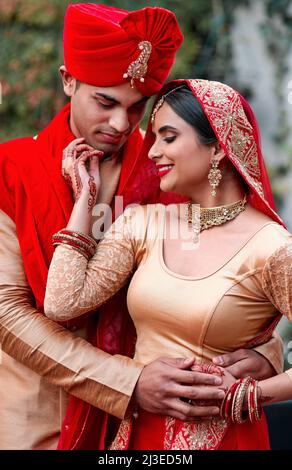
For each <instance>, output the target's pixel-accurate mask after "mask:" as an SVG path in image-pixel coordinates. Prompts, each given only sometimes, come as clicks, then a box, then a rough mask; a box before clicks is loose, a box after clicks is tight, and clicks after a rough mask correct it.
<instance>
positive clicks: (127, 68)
mask: <svg viewBox="0 0 292 470" xmlns="http://www.w3.org/2000/svg"><path fill="white" fill-rule="evenodd" d="M182 41H183V35H182V33H181V31H180V28H179V25H178V22H177V20H176V17H175V15H174V13H172V12H170V11H168V10H165V9H164V8H158V7H154V8H150V7H147V8H143V9H142V10H137V11H133V12H129V11H126V10H121V9H117V8H112V7H108V6H105V5H96V4H94V3H78V4H72V5H69V7H68V9H67V12H66V16H65V23H64V62H65V66H66V68H67V70H68V72H69V73H71V74H72V75H73V76H74V77H75V78H76V79H77V80H79V81H80V82H83V83H88V84H90V85H95V86H105V87H107V86H116V85H121V84H122V83H126V81H127V80H131V82H132V84H133V83H134V84H135V86H136V87H137V88H138V89H139V91H140V92H141V93H142V94H143V95H145V96H151V95H153V94H154V93H157V91H159V90H160V88H161V87H162V85H163V83H164V82H165V80H166V78H167V76H168V74H169V71H170V68H171V66H172V64H173V62H174V57H175V53H176V51H177V49H178V48H179V47H180V45H181V43H182Z"/></svg>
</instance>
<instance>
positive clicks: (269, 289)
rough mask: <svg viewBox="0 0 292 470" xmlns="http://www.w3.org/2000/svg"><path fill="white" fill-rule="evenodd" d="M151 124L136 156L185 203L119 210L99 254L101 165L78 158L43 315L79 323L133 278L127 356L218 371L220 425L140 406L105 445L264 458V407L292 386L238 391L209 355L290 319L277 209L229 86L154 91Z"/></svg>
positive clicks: (286, 253)
mask: <svg viewBox="0 0 292 470" xmlns="http://www.w3.org/2000/svg"><path fill="white" fill-rule="evenodd" d="M151 121H152V122H151V123H150V124H149V127H148V130H147V134H146V139H145V147H144V151H145V152H147V153H149V158H150V160H151V161H152V164H153V163H155V166H156V169H157V173H158V176H159V177H160V187H161V189H162V190H163V191H165V192H174V193H177V194H180V195H181V194H182V195H184V196H186V197H187V200H188V201H189V202H188V203H179V204H177V205H173V206H171V209H170V208H168V209H167V208H166V207H164V206H162V205H148V206H144V207H137V208H132V209H131V208H130V209H127V210H126V211H125V213H124V215H123V216H121V217H120V218H119V219H118V220H117V221H116V222H115V224H114V225H113V226H112V227H111V228H110V230H109V231H108V232H107V233H106V235H105V237H104V239H103V240H102V241H101V242H100V244H99V246H98V248H97V247H96V243H95V242H94V241H93V239H92V238H91V237H89V236H88V234H89V233H90V230H91V226H90V225H91V211H90V209H91V207H92V198H93V199H94V198H95V197H96V193H97V192H98V190H99V180H98V156H97V155H96V154H91V153H90V152H85V153H82V152H81V149H80V152H81V155H80V157H79V158H78V163H77V166H78V168H79V174H80V179H81V182H82V185H83V189H82V191H81V194H80V197H79V199H78V201H77V203H76V204H75V206H74V209H73V212H72V216H71V219H70V221H69V224H68V227H67V229H66V230H61V231H60V232H58V234H56V235H55V236H54V244H55V245H60V246H58V247H57V249H56V251H55V254H54V257H53V261H52V264H51V267H50V271H49V277H48V285H47V293H46V300H45V312H46V314H47V315H48V316H49V317H50V318H52V319H54V320H58V321H60V320H62V321H63V320H67V319H69V318H74V317H78V316H80V315H83V314H85V313H86V312H88V311H90V310H92V309H93V308H96V307H98V306H99V305H101V304H102V303H103V302H105V301H106V300H107V299H109V298H110V297H111V296H112V295H113V294H114V293H115V292H117V291H118V290H119V289H120V288H121V287H122V286H123V285H124V284H125V283H126V282H127V280H128V279H129V278H131V277H132V279H131V283H130V286H129V290H128V307H129V311H130V314H131V316H132V319H133V321H134V323H135V327H136V330H137V343H136V349H135V359H136V360H138V361H141V362H143V363H145V364H146V363H148V362H150V361H151V360H153V359H154V358H156V357H158V356H161V355H164V354H165V355H169V354H171V355H173V357H180V356H185V357H187V358H192V357H195V358H196V360H197V362H198V363H199V364H201V365H200V368H201V369H203V370H204V371H209V372H210V373H217V374H219V375H220V374H221V375H222V381H223V385H222V386H221V388H223V389H225V392H224V393H222V401H221V402H220V410H219V407H217V413H218V415H219V411H220V415H221V416H217V417H214V418H212V419H210V420H202V421H197V422H196V423H187V422H182V421H180V419H179V416H178V418H177V419H174V418H168V417H164V416H158V415H154V414H150V413H147V412H145V411H141V410H138V412H137V414H135V416H136V418H135V419H134V418H133V417H131V418H129V419H127V420H124V421H123V422H122V424H121V426H120V428H119V431H118V433H117V436H116V438H115V440H114V442H113V443H112V445H111V448H113V449H127V448H130V449H267V448H268V446H269V444H268V433H267V427H266V422H265V419H264V416H263V417H261V413H260V408H261V404H262V403H265V402H266V401H275V400H282V399H285V398H288V397H292V383H291V382H290V380H289V377H288V376H287V374H282V375H281V376H278V377H276V378H273V379H268V380H266V381H261V382H260V383H259V384H258V383H256V382H255V381H253V380H252V379H251V378H246V379H242V380H239V381H235V379H234V378H233V377H232V376H230V374H228V373H226V372H225V373H224V372H221V370H220V369H218V368H215V366H212V359H213V357H215V356H217V355H218V354H223V353H224V352H227V351H232V350H235V349H237V348H239V347H251V346H252V345H254V344H256V343H257V342H259V341H264V338H266V337H269V335H270V334H271V331H272V330H273V328H274V327H275V325H276V323H277V321H278V320H279V318H280V315H281V314H286V315H288V316H289V315H290V314H292V312H291V310H292V307H291V303H292V302H291V292H290V291H289V289H290V285H289V276H290V274H291V259H292V253H291V251H292V250H291V243H290V245H289V242H290V241H291V238H290V236H289V234H288V232H287V231H286V230H285V228H284V227H283V223H282V221H281V220H280V219H279V217H278V215H277V214H276V212H275V210H274V206H273V200H272V195H271V190H270V186H269V181H268V177H267V174H266V170H265V167H264V163H263V159H262V155H261V150H260V145H259V136H258V130H257V126H256V122H255V119H254V117H253V114H252V111H251V109H250V107H249V106H248V104H247V103H246V102H245V100H244V99H243V98H242V97H241V96H240V95H239V94H238V93H237V92H236V91H234V90H233V89H231V88H230V87H228V86H226V85H224V84H221V83H218V82H209V81H205V80H186V81H174V82H170V83H169V84H168V85H167V86H166V87H165V88H164V89H163V90H162V92H161V95H160V97H159V99H158V101H157V103H156V106H155V108H154V111H153V114H152V119H151ZM78 145H80V143H77V147H76V151H78ZM87 162H88V163H87ZM86 165H89V175H88V171H87V166H86ZM144 170H145V167H141V174H142V172H143V171H144ZM147 171H149V168H148V170H147ZM198 205H199V206H200V207H199V206H198ZM78 232H82V233H81V234H80V233H78ZM218 248H219V249H218ZM279 257H280V258H281V263H280V264H279V263H278V258H279ZM64 307H66V308H64ZM60 312H62V313H61V314H60ZM63 312H64V313H63ZM230 325H232V328H230ZM197 367H199V366H197ZM275 382H276V384H277V383H280V384H281V385H282V387H281V391H280V390H279V387H278V386H277V385H276V386H274V383H275ZM270 390H271V392H270ZM245 410H247V411H245ZM246 414H248V416H245V415H246ZM246 418H247V419H246Z"/></svg>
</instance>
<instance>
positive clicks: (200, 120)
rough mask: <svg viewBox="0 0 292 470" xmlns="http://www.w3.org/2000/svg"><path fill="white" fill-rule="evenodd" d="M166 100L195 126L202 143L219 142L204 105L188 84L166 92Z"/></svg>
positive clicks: (180, 115)
mask: <svg viewBox="0 0 292 470" xmlns="http://www.w3.org/2000/svg"><path fill="white" fill-rule="evenodd" d="M164 101H165V102H166V103H167V104H168V105H169V106H170V107H171V108H172V109H173V111H174V112H175V113H176V114H177V115H178V116H179V117H181V118H182V119H184V120H185V121H186V122H187V123H188V124H190V125H191V126H193V128H194V129H195V131H196V133H197V135H198V137H199V140H200V142H201V144H203V145H210V144H214V143H215V142H217V138H216V135H215V134H214V131H213V129H212V127H211V125H210V123H209V121H208V119H207V117H206V115H205V113H204V111H203V109H202V106H201V105H200V103H199V101H198V100H197V98H196V97H195V96H194V94H193V92H192V91H191V90H190V88H189V87H188V86H187V85H186V84H185V85H181V86H180V87H178V88H176V89H175V90H174V91H171V92H169V94H166V96H165V100H164Z"/></svg>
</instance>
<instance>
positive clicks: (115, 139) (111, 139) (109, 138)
mask: <svg viewBox="0 0 292 470" xmlns="http://www.w3.org/2000/svg"><path fill="white" fill-rule="evenodd" d="M100 137H101V138H102V140H103V141H105V142H108V143H110V144H119V143H120V142H121V140H122V138H123V137H124V134H118V135H116V134H107V133H106V132H100Z"/></svg>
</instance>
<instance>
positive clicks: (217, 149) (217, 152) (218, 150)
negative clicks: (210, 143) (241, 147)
mask: <svg viewBox="0 0 292 470" xmlns="http://www.w3.org/2000/svg"><path fill="white" fill-rule="evenodd" d="M225 156H226V154H225V151H224V149H223V148H222V147H221V146H220V144H219V142H216V143H215V145H214V154H213V158H214V159H216V160H217V161H218V162H221V160H223V158H224V157H225Z"/></svg>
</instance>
